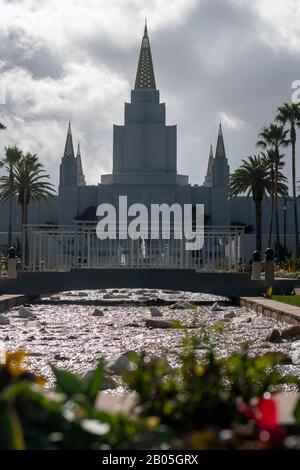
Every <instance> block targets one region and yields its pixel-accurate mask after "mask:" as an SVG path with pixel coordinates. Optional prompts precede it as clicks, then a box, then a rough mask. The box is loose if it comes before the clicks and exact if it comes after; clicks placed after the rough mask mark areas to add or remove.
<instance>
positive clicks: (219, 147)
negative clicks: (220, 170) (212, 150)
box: [216, 123, 226, 158]
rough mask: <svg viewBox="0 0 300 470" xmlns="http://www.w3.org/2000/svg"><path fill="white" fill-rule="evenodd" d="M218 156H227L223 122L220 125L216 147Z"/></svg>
mask: <svg viewBox="0 0 300 470" xmlns="http://www.w3.org/2000/svg"><path fill="white" fill-rule="evenodd" d="M216 158H226V152H225V145H224V139H223V132H222V124H221V123H220V125H219V135H218V142H217V148H216Z"/></svg>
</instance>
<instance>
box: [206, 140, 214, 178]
mask: <svg viewBox="0 0 300 470" xmlns="http://www.w3.org/2000/svg"><path fill="white" fill-rule="evenodd" d="M213 164H214V151H213V147H212V145H210V151H209V157H208V166H207V173H206V176H209V177H210V178H211V177H212V169H213Z"/></svg>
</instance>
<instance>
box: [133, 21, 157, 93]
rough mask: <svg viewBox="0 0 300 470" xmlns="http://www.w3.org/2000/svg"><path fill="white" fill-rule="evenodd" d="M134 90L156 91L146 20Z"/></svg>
mask: <svg viewBox="0 0 300 470" xmlns="http://www.w3.org/2000/svg"><path fill="white" fill-rule="evenodd" d="M134 88H135V90H138V89H140V88H143V89H149V90H156V84H155V76H154V69H153V62H152V55H151V48H150V41H149V36H148V28H147V20H146V21H145V28H144V36H143V39H142V45H141V52H140V57H139V63H138V69H137V74H136V79H135V86H134Z"/></svg>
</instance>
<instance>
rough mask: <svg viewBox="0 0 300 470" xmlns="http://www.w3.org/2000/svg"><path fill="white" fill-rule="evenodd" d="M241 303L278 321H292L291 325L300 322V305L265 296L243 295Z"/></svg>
mask: <svg viewBox="0 0 300 470" xmlns="http://www.w3.org/2000/svg"><path fill="white" fill-rule="evenodd" d="M240 305H241V307H247V308H249V309H250V310H252V311H254V312H256V313H258V314H260V315H263V316H265V317H268V318H272V319H273V320H276V321H282V322H286V323H290V324H291V325H299V324H300V307H296V306H294V305H289V304H285V303H283V302H277V301H276V300H271V299H266V298H264V297H241V298H240Z"/></svg>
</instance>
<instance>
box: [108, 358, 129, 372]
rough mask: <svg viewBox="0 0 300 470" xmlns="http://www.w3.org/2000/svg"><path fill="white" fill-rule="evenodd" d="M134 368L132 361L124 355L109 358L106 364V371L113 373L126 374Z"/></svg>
mask: <svg viewBox="0 0 300 470" xmlns="http://www.w3.org/2000/svg"><path fill="white" fill-rule="evenodd" d="M132 368H133V364H132V362H131V361H130V360H129V359H128V358H127V357H126V356H124V355H122V356H119V357H118V358H112V359H109V360H108V361H107V362H106V364H105V369H106V371H107V372H110V373H112V374H113V375H124V374H126V373H127V372H129V371H130V370H132Z"/></svg>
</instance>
